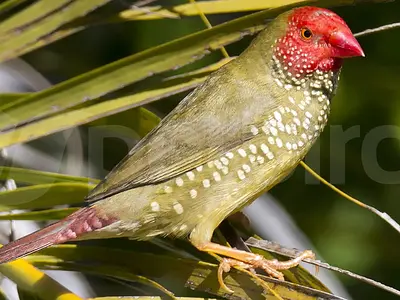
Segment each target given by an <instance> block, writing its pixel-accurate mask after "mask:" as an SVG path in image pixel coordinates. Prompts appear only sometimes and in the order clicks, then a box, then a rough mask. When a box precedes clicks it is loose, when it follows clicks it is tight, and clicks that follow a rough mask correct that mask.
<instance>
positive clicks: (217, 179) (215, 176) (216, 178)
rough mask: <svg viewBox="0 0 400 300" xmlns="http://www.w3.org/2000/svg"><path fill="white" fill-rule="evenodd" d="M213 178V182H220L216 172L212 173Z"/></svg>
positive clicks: (219, 176)
mask: <svg viewBox="0 0 400 300" xmlns="http://www.w3.org/2000/svg"><path fill="white" fill-rule="evenodd" d="M213 177H214V180H215V181H217V182H218V181H221V175H220V174H219V173H218V172H214V173H213Z"/></svg>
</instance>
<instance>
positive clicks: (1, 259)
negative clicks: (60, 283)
mask: <svg viewBox="0 0 400 300" xmlns="http://www.w3.org/2000/svg"><path fill="white" fill-rule="evenodd" d="M114 221H115V220H112V219H108V218H104V217H102V218H99V217H97V216H96V211H95V209H94V208H93V207H85V208H82V209H80V210H78V211H77V212H75V213H73V214H71V215H69V216H68V217H66V218H65V219H63V220H61V221H58V222H56V223H54V224H51V225H49V226H47V227H45V228H43V229H41V230H39V231H36V232H34V233H32V234H29V235H27V236H24V237H22V238H20V239H18V240H16V241H13V242H11V243H9V244H7V245H5V246H4V247H2V248H0V264H2V263H6V262H9V261H11V260H14V259H17V258H20V257H23V256H26V255H28V254H31V253H33V252H35V251H38V250H40V249H43V248H46V247H48V246H51V245H54V244H60V243H63V242H66V241H69V240H73V239H76V238H77V237H79V236H81V235H82V234H84V233H86V232H90V231H93V230H96V229H99V228H102V227H104V226H107V225H109V224H111V223H113V222H114Z"/></svg>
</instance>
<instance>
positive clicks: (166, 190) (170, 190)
mask: <svg viewBox="0 0 400 300" xmlns="http://www.w3.org/2000/svg"><path fill="white" fill-rule="evenodd" d="M164 192H166V193H167V194H170V193H172V187H170V186H168V185H166V186H164Z"/></svg>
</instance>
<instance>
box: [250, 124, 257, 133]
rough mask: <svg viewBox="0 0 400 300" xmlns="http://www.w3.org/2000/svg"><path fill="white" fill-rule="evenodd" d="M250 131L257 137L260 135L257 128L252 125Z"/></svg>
mask: <svg viewBox="0 0 400 300" xmlns="http://www.w3.org/2000/svg"><path fill="white" fill-rule="evenodd" d="M250 131H251V133H252V134H253V135H257V134H258V129H257V127H256V126H254V125H251V127H250Z"/></svg>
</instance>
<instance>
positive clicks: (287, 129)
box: [285, 124, 292, 134]
mask: <svg viewBox="0 0 400 300" xmlns="http://www.w3.org/2000/svg"><path fill="white" fill-rule="evenodd" d="M285 129H286V132H287V133H288V134H291V133H292V127H290V125H289V124H286V125H285Z"/></svg>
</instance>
